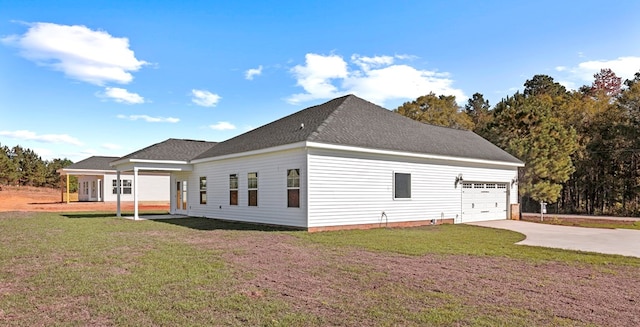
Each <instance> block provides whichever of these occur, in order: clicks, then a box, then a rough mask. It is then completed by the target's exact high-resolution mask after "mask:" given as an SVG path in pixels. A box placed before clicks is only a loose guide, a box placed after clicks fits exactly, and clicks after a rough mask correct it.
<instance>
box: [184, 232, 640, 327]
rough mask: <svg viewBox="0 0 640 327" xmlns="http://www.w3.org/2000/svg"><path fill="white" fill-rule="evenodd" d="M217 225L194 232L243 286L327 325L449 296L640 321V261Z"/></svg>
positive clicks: (479, 303) (538, 315)
mask: <svg viewBox="0 0 640 327" xmlns="http://www.w3.org/2000/svg"><path fill="white" fill-rule="evenodd" d="M217 233H218V232H213V234H217ZM219 233H220V234H219V235H211V233H207V234H206V237H202V238H198V237H193V238H191V239H190V242H192V243H194V244H196V245H197V246H198V247H201V248H207V249H214V250H218V251H222V253H224V255H223V256H224V258H225V259H226V260H227V261H228V262H230V263H232V265H233V266H234V267H235V268H236V269H237V270H238V271H239V272H241V274H242V275H245V276H247V275H248V276H254V277H253V278H251V279H249V280H248V281H246V282H244V283H242V284H241V285H239V286H238V287H239V288H240V290H239V291H240V292H243V293H245V294H247V295H248V296H253V297H263V296H267V294H268V296H274V297H276V298H279V299H280V300H283V301H286V302H289V303H291V304H293V306H294V307H296V308H297V310H299V311H301V312H311V313H314V314H316V315H318V316H321V317H324V318H325V319H327V320H328V324H329V325H359V326H376V325H377V324H378V322H377V320H376V317H375V316H372V315H371V314H370V313H369V312H368V311H370V310H372V308H375V307H381V306H385V307H388V306H397V309H398V310H403V311H406V312H407V313H411V312H417V311H419V310H424V309H425V307H427V308H428V307H429V306H434V307H442V306H443V305H453V306H458V307H459V308H470V309H471V310H474V311H475V312H476V314H479V315H483V316H491V315H494V314H495V315H497V316H505V315H507V316H509V315H525V316H529V317H530V318H529V319H530V321H531V320H533V321H535V325H538V326H553V325H557V323H558V321H556V320H555V319H558V318H559V319H568V320H569V321H571V323H570V324H571V325H573V326H583V325H585V326H587V325H592V324H595V325H596V326H640V303H638V301H640V284H639V282H640V271H639V270H638V268H636V267H616V268H615V271H609V270H607V269H597V268H595V269H594V267H590V266H580V265H569V264H564V263H558V262H546V263H531V262H527V261H524V260H517V259H510V258H500V257H482V256H465V255H447V256H443V255H424V256H407V255H398V254H389V253H379V252H370V251H365V250H357V249H347V248H345V249H331V248H326V247H323V246H320V245H317V246H314V245H305V246H301V245H300V244H299V241H297V240H296V239H295V238H293V237H289V236H287V235H271V234H266V233H262V234H257V233H256V234H253V235H246V236H247V237H237V238H230V237H225V234H226V232H225V231H221V232H219ZM203 236H204V235H203ZM404 294H429V296H425V297H424V298H421V299H420V300H416V298H412V297H406V296H405V295H404ZM452 301H453V302H452ZM462 310H464V309H462ZM496 310H498V311H497V312H496ZM354 317H357V318H356V319H357V320H356V321H354V320H353V319H354ZM363 317H368V318H365V319H363ZM399 324H400V325H402V324H403V322H399ZM471 324H472V323H471ZM461 325H466V323H461Z"/></svg>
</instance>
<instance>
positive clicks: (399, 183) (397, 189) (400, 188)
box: [393, 173, 411, 199]
mask: <svg viewBox="0 0 640 327" xmlns="http://www.w3.org/2000/svg"><path fill="white" fill-rule="evenodd" d="M393 175H394V177H393V198H394V199H411V174H406V173H393Z"/></svg>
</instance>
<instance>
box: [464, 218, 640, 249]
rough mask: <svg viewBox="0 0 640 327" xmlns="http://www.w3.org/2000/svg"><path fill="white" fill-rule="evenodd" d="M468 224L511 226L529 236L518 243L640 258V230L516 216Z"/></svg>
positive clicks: (492, 226)
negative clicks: (543, 221) (533, 220)
mask: <svg viewBox="0 0 640 327" xmlns="http://www.w3.org/2000/svg"><path fill="white" fill-rule="evenodd" d="M469 225H475V226H482V227H490V228H500V229H507V230H512V231H515V232H518V233H522V234H524V235H525V236H526V237H527V238H526V239H525V240H524V241H521V242H518V243H516V244H522V245H531V246H543V247H549V248H559V249H567V250H578V251H587V252H598V253H607V254H620V255H625V256H631V257H638V258H640V230H631V229H603V228H585V227H572V226H558V225H547V224H538V223H531V222H526V221H517V220H494V221H482V222H475V223H469Z"/></svg>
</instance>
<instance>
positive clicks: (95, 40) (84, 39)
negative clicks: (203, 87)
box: [2, 23, 147, 85]
mask: <svg viewBox="0 0 640 327" xmlns="http://www.w3.org/2000/svg"><path fill="white" fill-rule="evenodd" d="M2 42H3V43H5V44H8V45H12V46H15V47H17V48H18V49H20V54H21V55H22V56H23V57H24V58H26V59H28V60H31V61H33V62H35V63H37V64H38V65H42V66H47V67H51V68H53V69H55V70H58V71H61V72H63V73H64V74H65V75H66V76H68V77H70V78H73V79H76V80H80V81H83V82H88V83H91V84H96V85H104V84H105V83H110V82H113V83H120V84H127V83H129V82H131V81H132V80H133V75H131V72H135V71H138V70H139V69H140V68H141V67H142V66H144V65H146V64H147V62H145V61H142V60H138V59H137V58H136V57H135V54H134V52H133V51H132V50H131V49H129V40H128V39H127V38H124V37H122V38H120V37H114V36H111V35H110V34H109V33H107V32H105V31H96V30H91V29H90V28H88V27H86V26H82V25H58V24H53V23H31V24H29V29H28V30H27V32H26V33H25V34H23V35H11V36H8V37H5V38H3V39H2Z"/></svg>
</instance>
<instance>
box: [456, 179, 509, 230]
mask: <svg viewBox="0 0 640 327" xmlns="http://www.w3.org/2000/svg"><path fill="white" fill-rule="evenodd" d="M506 218H507V184H505V183H487V182H484V183H483V182H465V183H463V185H462V222H472V221H482V220H497V219H506Z"/></svg>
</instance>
